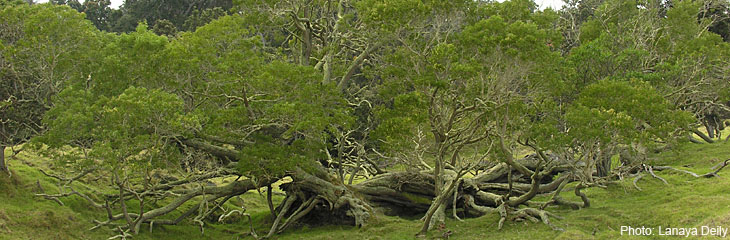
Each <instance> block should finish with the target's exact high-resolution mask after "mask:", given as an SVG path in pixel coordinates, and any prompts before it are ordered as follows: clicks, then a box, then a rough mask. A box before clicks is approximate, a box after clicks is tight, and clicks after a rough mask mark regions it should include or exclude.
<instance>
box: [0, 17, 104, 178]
mask: <svg viewBox="0 0 730 240" xmlns="http://www.w3.org/2000/svg"><path fill="white" fill-rule="evenodd" d="M0 18H2V22H3V25H4V26H3V27H2V30H0V65H2V69H3V70H2V71H1V72H0V77H2V83H0V85H2V88H0V102H3V105H2V106H0V113H1V115H2V117H1V118H0V151H4V149H5V147H9V146H15V145H17V144H21V143H24V142H26V141H27V140H29V139H30V138H31V137H33V136H36V135H38V134H40V133H41V132H43V130H44V126H43V124H42V123H41V119H42V118H43V116H44V114H45V112H46V111H47V110H48V109H49V108H51V107H52V106H53V103H52V98H53V97H54V95H55V94H57V93H58V92H60V91H61V90H62V89H63V88H64V86H65V85H66V84H67V83H68V82H69V81H72V80H73V79H83V78H84V77H86V76H88V71H89V69H88V68H86V66H85V65H86V63H88V62H89V61H90V59H91V57H90V53H91V52H92V51H91V49H93V47H94V46H95V45H96V34H97V33H96V32H95V31H94V30H93V27H92V26H91V25H89V23H88V22H85V21H84V20H83V15H81V14H78V13H77V12H75V11H73V10H72V9H69V8H68V7H58V6H49V5H33V6H23V5H19V6H16V7H6V8H4V9H2V12H0ZM85 75H86V76H85ZM0 167H1V168H2V170H6V171H7V166H6V165H5V159H4V158H0Z"/></svg>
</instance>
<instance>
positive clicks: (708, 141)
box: [690, 128, 715, 143]
mask: <svg viewBox="0 0 730 240" xmlns="http://www.w3.org/2000/svg"><path fill="white" fill-rule="evenodd" d="M690 131H692V132H693V133H694V134H697V136H699V137H700V138H702V140H705V142H707V143H715V140H712V138H710V137H709V136H707V135H706V134H704V133H702V132H700V131H699V130H697V129H695V128H692V129H690Z"/></svg>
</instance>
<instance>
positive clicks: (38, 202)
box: [0, 142, 730, 240]
mask: <svg viewBox="0 0 730 240" xmlns="http://www.w3.org/2000/svg"><path fill="white" fill-rule="evenodd" d="M7 154H8V155H10V152H9V150H8V152H7ZM728 158H730V143H728V142H719V143H716V144H690V143H687V144H683V145H681V146H679V147H677V148H675V149H673V150H670V151H666V152H663V153H661V154H657V155H653V156H651V159H652V160H651V161H652V164H653V165H668V166H673V167H676V168H680V169H685V170H689V171H693V172H696V173H706V172H709V171H711V170H710V168H711V167H713V166H714V165H716V164H717V163H718V162H719V161H720V160H725V159H728ZM45 161H47V159H43V158H41V157H39V156H37V155H35V154H33V153H31V152H23V153H21V154H20V155H19V156H17V157H16V158H14V159H10V160H9V162H10V163H9V165H10V167H11V168H12V169H13V175H12V176H11V177H7V176H6V175H0V239H106V238H108V237H109V236H111V235H113V232H112V231H111V230H106V229H100V230H94V231H89V230H88V229H89V228H91V227H93V226H94V225H93V223H92V220H93V219H100V220H101V219H103V218H104V214H103V213H100V212H98V211H95V210H93V209H91V207H90V206H89V205H87V204H86V203H85V202H84V201H83V200H82V199H80V198H77V197H71V198H66V199H64V200H63V203H64V205H63V206H61V205H59V204H58V203H56V202H54V201H49V200H45V199H43V198H39V197H36V196H34V194H35V193H37V192H39V191H40V188H43V190H44V191H46V192H50V193H53V192H55V191H58V187H57V186H56V180H55V179H53V178H49V177H46V176H44V175H43V174H41V173H40V172H39V171H38V168H41V169H45V165H44V162H45ZM657 175H659V176H661V177H663V178H665V179H666V180H667V181H668V182H669V185H664V184H663V183H662V182H661V181H660V180H658V179H656V178H652V177H649V176H645V177H644V178H642V179H641V180H640V181H638V183H637V184H638V185H639V186H640V187H641V188H642V189H643V191H638V190H637V189H636V188H634V186H633V184H632V182H633V179H625V180H624V181H622V182H620V183H617V184H613V185H609V186H608V188H607V189H602V188H591V189H589V190H584V192H585V193H586V194H587V195H588V197H589V198H590V199H591V207H590V208H588V209H581V210H577V211H576V210H571V209H568V208H557V207H556V208H549V210H550V211H551V212H553V213H555V214H557V215H559V216H561V217H563V218H564V219H562V220H559V219H552V221H553V224H555V225H557V226H558V227H561V228H563V229H565V231H564V232H559V231H553V230H552V229H551V228H549V227H548V226H546V225H544V224H542V223H531V222H529V223H511V222H509V221H508V222H507V223H505V227H504V228H503V229H502V230H497V222H498V219H499V217H498V216H496V215H494V214H492V215H487V216H484V217H480V218H471V219H465V220H464V221H463V222H460V221H458V220H455V219H451V218H449V219H448V220H447V222H446V226H445V227H444V229H443V230H434V231H431V232H430V233H429V236H428V238H442V237H443V233H444V232H446V231H451V235H450V239H484V238H496V239H617V238H618V239H648V238H646V237H631V236H625V235H624V236H621V234H620V233H621V232H620V231H619V230H620V227H621V226H622V225H626V226H635V227H636V226H645V227H652V228H654V229H656V228H657V227H659V226H662V227H699V226H703V225H707V226H723V227H725V228H728V227H730V205H728V203H730V180H729V179H730V170H728V169H726V170H724V171H723V172H720V175H721V176H722V177H720V178H694V177H692V176H690V175H687V174H684V173H679V172H673V171H662V172H658V173H657ZM39 186H40V187H39ZM75 189H77V190H82V191H102V190H100V189H96V188H95V186H94V184H93V183H88V184H83V183H78V184H76V185H75ZM566 191H570V186H569V187H568V188H567V189H566ZM571 192H572V191H571ZM571 192H566V193H563V195H562V196H564V197H566V198H568V199H571V200H575V201H577V200H578V199H577V198H575V197H574V196H573V194H571ZM264 198H265V194H260V193H258V192H255V191H252V192H248V193H246V194H245V195H243V196H242V197H241V198H240V199H233V200H232V201H231V202H230V204H228V205H227V207H228V208H230V209H233V208H234V207H236V206H240V205H241V204H243V205H244V206H246V207H247V212H248V213H250V214H251V215H252V216H253V221H254V225H255V226H256V228H257V229H256V230H257V232H259V234H263V233H264V232H266V231H268V227H269V226H268V224H269V223H267V217H268V215H269V211H268V207H267V205H266V203H265V200H264ZM543 199H544V198H543ZM275 200H276V201H281V200H282V197H281V196H278V195H275ZM177 214H179V213H177ZM449 215H450V214H449ZM248 226H249V223H248V221H247V220H234V221H232V222H230V223H227V224H222V223H221V224H217V223H216V224H208V225H207V226H206V228H205V231H204V232H203V233H201V231H200V228H199V227H198V226H197V225H194V224H193V223H192V221H184V222H183V224H182V225H180V226H164V227H160V226H155V227H154V228H153V229H152V232H150V229H149V226H145V227H143V230H142V231H141V234H140V235H139V236H135V237H134V239H190V240H192V239H245V238H246V234H245V233H246V232H248V231H249V227H248ZM420 226H421V223H420V222H419V221H418V217H413V218H399V217H388V216H382V215H379V216H377V219H376V220H375V221H373V222H372V223H371V224H370V225H369V226H367V227H364V228H362V229H358V228H355V227H350V226H332V225H328V226H300V227H298V228H293V229H289V230H287V231H286V232H284V233H283V234H281V235H279V236H277V237H276V239H414V238H415V236H414V235H415V233H416V232H418V230H419V228H420ZM655 231H656V230H655ZM249 239H250V237H249ZM651 239H662V237H661V236H657V235H654V236H652V238H651ZM667 239H673V238H670V237H667ZM708 239H712V238H708Z"/></svg>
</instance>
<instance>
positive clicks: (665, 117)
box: [565, 80, 693, 144]
mask: <svg viewBox="0 0 730 240" xmlns="http://www.w3.org/2000/svg"><path fill="white" fill-rule="evenodd" d="M565 118H566V123H567V125H568V128H569V130H568V133H569V134H570V136H571V137H572V138H573V139H576V140H578V141H580V142H601V143H644V144H646V143H648V142H650V140H651V139H663V140H665V141H667V140H671V139H672V137H673V136H672V135H671V134H673V133H674V131H675V130H676V129H682V128H683V126H687V125H688V124H689V123H691V122H692V121H693V118H692V116H691V115H689V114H688V113H686V112H683V111H678V110H673V109H672V105H671V104H669V102H668V101H667V100H666V99H664V98H663V97H662V96H661V95H659V93H658V92H657V91H656V90H655V89H654V88H652V87H651V86H650V85H649V84H647V83H646V82H641V81H637V80H630V81H625V80H603V81H599V82H597V83H595V84H591V85H589V86H588V87H586V89H585V90H584V91H582V92H581V94H580V97H579V98H578V99H577V101H576V102H575V105H574V106H573V107H572V108H570V109H569V110H568V111H567V113H566V116H565Z"/></svg>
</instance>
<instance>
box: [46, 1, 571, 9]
mask: <svg viewBox="0 0 730 240" xmlns="http://www.w3.org/2000/svg"><path fill="white" fill-rule="evenodd" d="M111 1H112V5H111V7H112V8H119V6H121V5H122V3H124V0H111ZM498 1H500V2H501V1H502V0H498ZM38 2H48V0H39V1H38ZM535 2H536V3H537V5H539V6H540V9H545V8H547V7H552V8H553V9H555V10H559V9H560V7H562V6H563V1H562V0H535Z"/></svg>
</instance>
